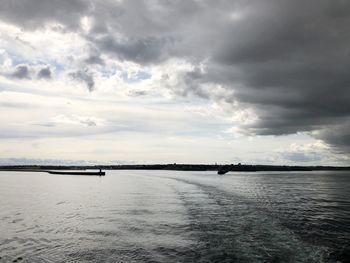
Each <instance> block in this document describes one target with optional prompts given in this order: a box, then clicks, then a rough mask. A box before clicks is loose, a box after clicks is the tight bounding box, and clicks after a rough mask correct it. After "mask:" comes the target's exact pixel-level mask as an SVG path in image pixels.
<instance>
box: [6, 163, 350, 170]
mask: <svg viewBox="0 0 350 263" xmlns="http://www.w3.org/2000/svg"><path fill="white" fill-rule="evenodd" d="M90 169H102V170H172V171H219V170H225V171H226V172H230V171H232V172H233V171H236V172H258V171H271V172H272V171H350V166H289V165H248V164H177V163H173V164H130V165H125V164H124V165H69V166H66V165H7V166H5V165H2V166H0V171H27V172H45V171H47V170H90Z"/></svg>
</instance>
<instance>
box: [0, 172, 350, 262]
mask: <svg viewBox="0 0 350 263" xmlns="http://www.w3.org/2000/svg"><path fill="white" fill-rule="evenodd" d="M349 189H350V174H349V173H348V172H307V173H305V172H302V173H301V172H300V173H291V172H289V173H228V174H226V175H225V176H219V175H216V174H215V173H214V172H174V171H110V172H108V173H107V176H106V177H103V178H101V177H84V176H68V175H48V174H41V173H19V172H1V173H0V207H1V210H0V221H1V225H0V262H77V261H79V262H336V261H338V262H347V261H346V260H349V258H350V255H349V254H350V247H349V246H348V245H347V244H350V191H349Z"/></svg>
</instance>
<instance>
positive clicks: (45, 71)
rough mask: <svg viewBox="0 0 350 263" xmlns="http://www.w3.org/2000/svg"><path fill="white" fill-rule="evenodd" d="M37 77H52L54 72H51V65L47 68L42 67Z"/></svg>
mask: <svg viewBox="0 0 350 263" xmlns="http://www.w3.org/2000/svg"><path fill="white" fill-rule="evenodd" d="M37 78H38V79H51V78H52V72H51V69H50V67H48V66H47V67H45V68H42V69H40V70H39V71H38V74H37Z"/></svg>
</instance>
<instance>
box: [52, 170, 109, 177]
mask: <svg viewBox="0 0 350 263" xmlns="http://www.w3.org/2000/svg"><path fill="white" fill-rule="evenodd" d="M46 172H47V173H49V174H67V175H92V176H105V175H106V173H105V172H103V171H101V169H100V170H99V171H98V172H94V171H46Z"/></svg>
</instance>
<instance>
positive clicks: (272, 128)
mask: <svg viewBox="0 0 350 263" xmlns="http://www.w3.org/2000/svg"><path fill="white" fill-rule="evenodd" d="M349 25H350V2H349V1H348V0H327V1H326V0H310V1H301V0H289V1H287V0H216V1H212V0H183V1H181V0H148V1H146V0H144V1H141V0H124V1H123V0H113V1H112V0H104V1H97V0H26V1H23V0H0V111H1V114H0V123H1V124H0V125H1V129H0V164H15V163H40V162H49V163H57V162H61V163H64V162H73V163H74V162H78V163H84V162H86V163H131V162H136V163H168V162H177V163H189V162H191V163H193V162H195V163H215V162H218V163H224V162H225V163H237V162H242V163H261V164H297V165H312V164H322V165H327V164H333V165H349V161H350V159H349V156H350V103H349V101H350V86H349V85H350V27H349Z"/></svg>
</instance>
